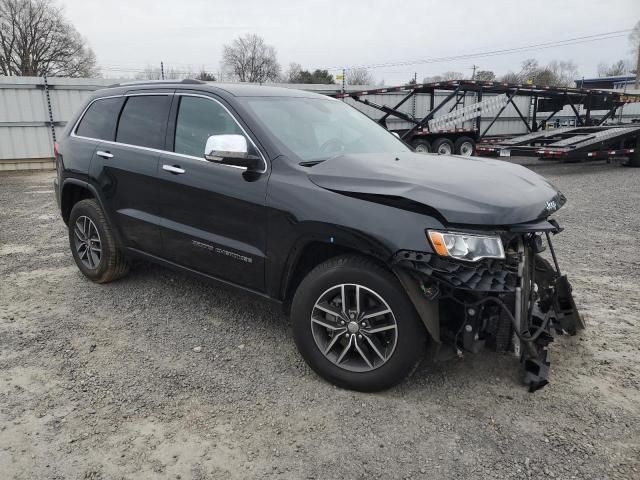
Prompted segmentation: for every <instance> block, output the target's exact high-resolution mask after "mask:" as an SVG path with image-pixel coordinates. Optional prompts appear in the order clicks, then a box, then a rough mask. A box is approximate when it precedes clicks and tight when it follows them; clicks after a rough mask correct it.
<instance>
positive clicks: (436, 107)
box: [332, 80, 640, 155]
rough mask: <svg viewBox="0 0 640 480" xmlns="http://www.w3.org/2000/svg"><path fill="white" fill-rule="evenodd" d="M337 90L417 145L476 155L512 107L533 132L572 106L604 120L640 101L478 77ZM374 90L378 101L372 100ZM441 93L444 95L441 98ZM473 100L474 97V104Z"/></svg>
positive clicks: (582, 115) (524, 128)
mask: <svg viewBox="0 0 640 480" xmlns="http://www.w3.org/2000/svg"><path fill="white" fill-rule="evenodd" d="M436 93H437V95H436ZM443 94H444V98H442V95H443ZM332 96H333V97H335V98H339V99H343V100H348V99H350V100H353V101H355V102H356V103H355V104H354V106H356V108H358V107H360V106H361V105H364V106H366V107H371V108H373V109H375V110H377V111H379V112H382V116H380V117H378V118H375V119H376V120H377V121H378V123H380V124H381V125H383V126H384V127H385V128H388V129H389V130H391V131H393V132H395V133H397V134H398V135H399V136H400V137H401V138H402V139H403V140H405V141H406V142H407V143H409V144H410V145H412V146H413V147H414V148H415V149H416V151H419V152H437V153H441V154H450V153H456V154H460V155H472V154H474V153H475V151H476V144H478V143H480V142H487V141H489V140H491V132H490V131H491V128H492V127H493V126H494V125H495V123H496V121H498V119H500V118H501V115H502V114H503V113H504V112H505V110H506V109H507V108H509V107H511V110H512V112H514V115H515V117H514V118H516V119H517V120H518V121H519V124H520V126H521V129H520V131H519V132H516V133H526V135H530V134H533V133H535V132H539V131H542V130H543V129H544V128H545V127H546V126H547V125H548V123H549V122H550V121H552V120H553V119H554V117H556V115H557V114H558V113H559V112H561V111H562V110H563V109H565V107H566V106H569V107H570V109H571V110H570V111H571V112H572V113H573V114H574V115H575V117H573V121H574V122H575V123H576V125H577V126H578V127H584V126H600V125H603V124H604V123H605V122H607V121H608V120H609V119H612V118H614V117H615V115H616V112H617V111H618V109H619V108H620V107H621V106H623V105H624V104H625V103H630V102H638V101H640V95H627V94H624V93H623V92H615V91H610V90H586V89H581V88H559V87H543V86H537V85H529V84H509V83H504V82H481V81H474V80H452V81H447V82H434V83H423V84H409V85H403V86H398V87H383V88H377V89H369V90H363V91H351V92H340V93H337V94H333V95H332ZM373 96H375V101H374V100H371V98H372V97H373ZM416 96H421V97H427V98H428V102H429V104H428V106H427V109H428V112H427V113H426V114H425V115H424V116H420V115H416V113H415V111H411V109H410V108H407V105H408V102H409V100H412V99H413V102H414V104H413V105H414V110H415V98H416ZM437 97H438V99H440V98H442V99H441V100H440V101H439V102H437V101H436V98H437ZM523 97H524V98H523ZM379 99H382V102H380V100H379ZM516 100H518V101H517V102H516ZM469 101H472V102H473V103H471V104H470V105H469V104H468V102H469ZM388 103H391V105H389V104H388ZM598 112H599V114H597V113H598ZM391 119H395V120H401V121H403V122H404V124H405V125H407V126H406V127H404V128H395V127H394V126H392V125H389V124H388V121H389V120H391ZM487 122H488V124H487ZM477 150H478V152H483V153H490V152H495V151H496V150H495V149H494V150H488V149H487V150H485V146H483V145H481V146H479V147H478V148H477Z"/></svg>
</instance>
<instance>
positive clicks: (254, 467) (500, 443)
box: [0, 162, 640, 479]
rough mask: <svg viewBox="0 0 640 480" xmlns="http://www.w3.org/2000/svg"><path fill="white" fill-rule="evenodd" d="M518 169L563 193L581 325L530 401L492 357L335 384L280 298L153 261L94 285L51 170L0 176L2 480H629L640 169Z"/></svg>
mask: <svg viewBox="0 0 640 480" xmlns="http://www.w3.org/2000/svg"><path fill="white" fill-rule="evenodd" d="M529 165H531V168H533V169H535V170H536V171H539V172H540V173H542V174H543V175H545V176H547V177H548V178H549V179H550V180H551V181H552V182H554V183H555V184H556V185H557V186H558V187H559V188H560V189H561V190H562V191H563V192H564V193H565V194H566V195H567V197H568V198H569V203H568V204H567V206H566V207H565V208H563V209H562V210H561V211H560V212H559V213H558V214H557V218H558V219H559V220H560V222H561V223H562V225H563V226H564V227H565V228H566V231H565V232H564V233H563V234H562V235H560V236H558V237H557V242H556V246H557V250H558V254H559V257H560V261H561V266H563V267H564V270H565V271H566V273H568V274H569V276H570V279H571V281H572V282H573V285H574V290H575V296H576V301H577V303H578V305H579V307H580V308H581V311H582V312H583V313H584V315H585V317H586V320H587V322H588V324H589V328H588V330H586V331H585V332H584V333H583V334H582V335H580V336H579V337H566V338H565V337H563V338H559V339H557V340H556V342H554V343H553V344H552V346H551V354H550V357H551V360H552V377H551V382H552V383H551V384H550V385H549V386H547V387H546V388H545V389H543V390H541V391H539V392H536V393H534V394H530V393H527V391H526V389H525V388H523V387H522V386H521V385H520V384H519V382H518V374H517V361H516V360H515V359H514V358H512V357H510V356H499V355H497V354H492V353H489V352H486V353H481V354H478V355H471V354H468V355H466V356H465V357H464V359H455V360H451V361H447V362H444V363H439V364H429V363H423V365H422V366H421V367H420V369H419V370H418V371H417V372H416V373H415V374H414V375H413V377H412V378H410V379H409V380H408V381H406V382H405V383H403V384H402V385H401V386H399V387H397V388H395V389H392V390H390V391H387V392H383V393H380V394H361V393H355V392H351V391H345V390H340V389H337V388H335V387H333V386H332V385H330V384H328V383H326V382H324V381H323V380H321V379H320V378H318V377H317V376H316V375H315V374H314V373H313V372H311V371H310V369H309V368H308V367H307V366H306V364H305V363H304V362H303V360H302V359H301V357H300V356H299V355H298V353H297V352H296V350H295V346H294V344H293V341H292V339H291V331H290V325H289V322H288V320H287V318H286V317H285V316H284V315H283V314H282V313H281V310H280V308H279V307H278V306H275V305H272V304H270V303H268V302H266V301H263V300H259V299H255V298H252V297H250V296H249V295H247V294H245V293H242V292H238V291H236V290H233V289H231V288H227V287H224V286H216V285H212V284H206V283H202V282H200V281H198V280H196V279H193V278H190V277H187V276H185V275H182V274H180V273H176V272H173V271H169V270H165V269H163V268H160V267H157V266H153V265H147V264H139V265H137V267H136V268H135V269H134V270H133V271H132V273H131V274H130V275H129V276H128V277H127V278H125V279H123V280H121V281H119V282H115V283H112V284H109V285H95V284H92V283H91V282H89V281H87V280H86V279H85V278H84V277H83V276H82V275H81V274H80V272H79V271H78V269H77V268H76V266H75V264H74V263H73V259H72V257H71V254H70V253H69V249H68V245H67V237H66V231H65V227H64V225H63V223H62V221H61V219H60V218H59V216H58V213H57V210H56V205H55V200H54V197H53V191H52V179H53V172H39V173H19V174H3V175H0V282H1V283H0V472H2V473H0V477H2V478H16V479H32V478H46V479H58V478H65V479H66V478H69V479H72V478H85V479H111V478H114V479H125V478H126V479H144V478H172V479H178V478H182V479H191V478H193V479H205V478H213V479H218V478H232V479H236V478H237V479H244V478H291V479H333V478H349V479H351V478H353V479H359V478H412V479H413V478H456V479H459V478H500V479H505V478H517V479H523V478H545V477H547V476H548V477H551V478H580V479H583V478H597V479H603V478H620V479H630V478H636V479H638V478H640V350H639V347H638V345H639V344H640V333H639V329H638V327H640V318H639V315H638V312H639V307H640V289H639V288H638V285H639V282H640V260H639V257H638V234H639V233H640V209H639V208H638V206H639V205H640V170H632V169H627V168H623V167H620V166H618V165H607V164H602V163H589V164H569V165H561V164H548V163H547V164H540V163H539V162H529ZM194 347H201V348H196V351H194Z"/></svg>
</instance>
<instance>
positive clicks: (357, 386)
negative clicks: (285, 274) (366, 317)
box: [291, 255, 427, 392]
mask: <svg viewBox="0 0 640 480" xmlns="http://www.w3.org/2000/svg"><path fill="white" fill-rule="evenodd" d="M341 284H357V285H360V289H361V291H362V287H365V290H367V291H368V292H375V293H376V294H377V295H379V297H381V298H382V299H383V300H384V301H385V302H386V303H387V305H388V307H389V308H390V310H391V314H390V317H391V318H393V319H394V320H395V323H396V325H397V328H396V329H395V330H394V335H395V344H394V345H395V348H393V349H392V350H391V351H390V352H389V351H388V350H387V351H385V355H387V353H388V357H387V359H386V361H384V363H381V364H380V365H379V366H377V367H375V368H374V369H371V370H368V371H350V370H348V369H346V368H345V367H344V366H338V365H337V364H336V363H335V362H333V361H331V360H330V359H329V358H327V356H325V354H324V353H323V352H322V351H321V350H320V347H319V345H318V343H317V342H316V339H315V338H314V330H313V328H314V327H313V326H315V324H313V323H312V321H311V318H312V314H313V313H314V309H315V305H316V301H318V300H319V299H320V298H321V297H322V296H323V295H324V294H325V293H326V292H327V291H330V290H331V289H332V288H338V287H336V286H338V285H341ZM316 311H317V310H316ZM364 311H365V310H363V312H364ZM291 320H292V324H293V335H294V339H295V342H296V345H297V347H298V350H299V351H300V353H301V355H302V356H303V357H304V359H305V361H306V362H307V363H308V364H309V366H310V367H311V368H312V369H313V370H314V371H315V372H316V373H318V374H319V375H320V376H321V377H323V378H325V379H326V380H328V381H329V382H331V383H333V384H335V385H338V386H339V387H343V388H348V389H353V390H358V391H363V392H373V391H379V390H384V389H386V388H390V387H392V386H394V385H396V384H398V383H400V382H401V381H402V380H404V379H405V378H406V377H407V376H408V375H409V374H410V373H411V372H412V371H413V370H414V368H415V367H416V366H417V365H418V363H419V361H420V360H421V359H422V357H423V356H424V353H425V351H426V348H425V345H426V344H425V341H426V338H427V333H426V330H425V328H424V325H423V324H422V322H421V321H420V319H419V317H418V315H417V313H416V311H415V309H414V307H413V305H412V303H411V302H410V300H409V298H408V297H407V294H406V293H405V292H404V290H403V288H402V286H401V285H400V283H399V282H398V280H397V279H396V278H395V277H394V275H393V274H392V273H391V272H389V271H387V270H385V269H384V268H382V267H381V266H379V265H378V264H377V263H375V262H374V261H372V260H370V259H367V258H365V257H360V256H356V255H344V256H340V257H335V258H332V259H329V260H327V261H326V262H324V263H322V264H320V265H318V266H317V267H316V268H315V269H313V270H312V271H311V272H310V273H309V274H308V275H307V276H306V277H305V278H304V279H303V280H302V282H301V283H300V285H299V286H298V289H297V290H296V293H295V296H294V298H293V302H292V306H291ZM338 321H339V318H336V325H337V324H338ZM347 321H348V319H347ZM350 323H353V322H350ZM355 323H356V324H357V323H358V322H355ZM312 325H313V326H312ZM345 328H346V327H345ZM365 331H366V330H365V329H364V328H363V330H362V332H360V333H363V332H365ZM327 332H328V330H327ZM350 332H351V330H350V329H349V330H348V331H347V332H345V336H344V337H343V339H342V340H341V341H343V342H345V343H346V339H347V338H348V337H349V336H350V335H355V334H352V333H350ZM357 336H358V337H359V338H361V340H359V342H360V343H359V345H360V349H361V350H360V351H363V350H365V349H364V348H362V346H363V345H364V346H365V347H367V349H366V351H367V352H369V353H370V354H371V355H372V357H370V358H373V352H374V350H373V349H371V348H368V345H367V344H366V342H365V340H366V338H364V339H362V335H357ZM366 336H367V335H365V337H366ZM353 340H354V342H356V341H357V340H356V339H355V337H354V339H353ZM387 344H388V342H387ZM349 345H351V344H350V343H349ZM379 345H380V344H379ZM337 348H338V351H342V350H343V348H344V343H343V344H342V345H340V344H337ZM384 348H385V350H386V349H388V348H390V347H388V346H386V345H385V347H384ZM350 353H352V354H353V357H352V358H355V360H354V361H357V360H358V358H359V357H358V356H357V352H356V351H355V350H353V351H352V352H350ZM349 361H351V360H349Z"/></svg>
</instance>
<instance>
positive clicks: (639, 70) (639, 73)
mask: <svg viewBox="0 0 640 480" xmlns="http://www.w3.org/2000/svg"><path fill="white" fill-rule="evenodd" d="M637 50H638V53H637V59H636V85H635V89H636V90H637V89H639V88H640V41H639V42H638V48H637ZM625 85H626V83H625Z"/></svg>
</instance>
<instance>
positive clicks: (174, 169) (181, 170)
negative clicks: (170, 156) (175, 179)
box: [162, 165, 185, 175]
mask: <svg viewBox="0 0 640 480" xmlns="http://www.w3.org/2000/svg"><path fill="white" fill-rule="evenodd" d="M162 169H163V170H164V171H165V172H169V173H173V174H175V175H181V174H183V173H184V171H185V170H184V168H180V167H176V166H174V165H162Z"/></svg>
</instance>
